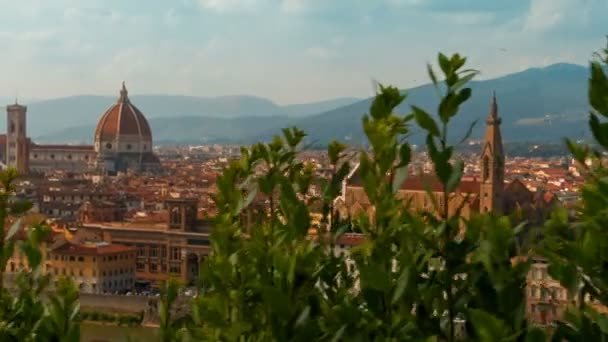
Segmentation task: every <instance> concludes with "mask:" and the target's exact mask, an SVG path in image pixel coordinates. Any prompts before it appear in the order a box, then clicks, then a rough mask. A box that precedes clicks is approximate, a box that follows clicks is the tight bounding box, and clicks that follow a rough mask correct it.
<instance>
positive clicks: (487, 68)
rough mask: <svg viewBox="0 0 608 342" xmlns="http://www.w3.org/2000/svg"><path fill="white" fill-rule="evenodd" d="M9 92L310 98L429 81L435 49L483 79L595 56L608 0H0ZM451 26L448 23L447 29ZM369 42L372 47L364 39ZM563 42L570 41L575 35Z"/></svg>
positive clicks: (2, 59) (2, 61)
mask: <svg viewBox="0 0 608 342" xmlns="http://www.w3.org/2000/svg"><path fill="white" fill-rule="evenodd" d="M0 4H2V8H3V9H4V10H5V11H4V12H5V13H10V15H7V16H5V17H4V19H3V23H2V24H0V38H1V39H2V41H3V45H4V53H3V54H2V55H0V75H2V79H3V81H4V82H0V98H5V97H6V98H9V99H10V98H14V97H15V96H19V98H24V99H36V100H43V99H52V98H57V97H65V96H73V95H80V94H90V95H101V96H115V95H116V94H117V93H118V89H119V87H120V82H121V81H123V80H124V81H126V83H127V86H128V88H129V91H130V93H131V94H133V95H138V94H141V95H150V94H157V95H161V94H163V95H164V94H166V95H185V96H196V97H216V96H235V95H250V96H257V97H263V98H267V99H270V100H272V101H273V102H275V103H277V104H280V105H285V104H300V103H308V102H316V101H324V100H329V99H334V98H340V97H356V98H364V97H368V96H370V95H371V91H372V86H371V79H372V78H373V79H376V80H378V81H380V82H382V83H387V84H394V85H397V86H399V87H402V88H411V87H415V86H418V85H421V84H424V83H427V80H428V77H427V76H426V68H425V64H426V63H427V62H428V61H432V60H434V59H435V56H436V54H437V52H439V51H443V52H446V53H451V52H460V53H462V54H463V55H466V56H468V57H469V61H470V62H469V65H470V66H471V67H474V68H476V69H479V70H481V71H482V77H481V78H482V79H489V78H495V77H498V76H501V75H505V74H509V73H513V72H518V71H522V70H525V69H528V68H531V67H543V66H546V65H550V64H554V63H562V62H563V63H574V64H585V63H586V62H587V61H588V60H589V59H590V57H591V54H592V52H593V51H596V50H598V49H599V48H601V47H602V46H603V45H604V43H605V40H604V39H605V38H604V36H605V32H604V29H605V28H604V27H603V20H602V19H603V18H602V17H603V14H604V13H607V12H608V1H605V0H511V1H480V0H463V1H458V2H456V1H453V0H378V1H368V0H333V1H321V0H179V1H174V2H165V1H143V0H137V1H135V0H133V1H129V2H123V1H118V0H108V1H102V0H90V1H86V2H84V1H79V0H58V1H53V2H50V1H40V0H23V1H20V2H12V1H10V2H9V1H5V0H0ZM448 33H449V34H448ZM363 47H365V48H363ZM566 47H567V48H566Z"/></svg>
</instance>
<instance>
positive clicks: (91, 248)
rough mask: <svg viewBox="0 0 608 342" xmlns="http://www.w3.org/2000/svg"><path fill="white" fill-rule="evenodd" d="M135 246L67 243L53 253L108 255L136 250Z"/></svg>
mask: <svg viewBox="0 0 608 342" xmlns="http://www.w3.org/2000/svg"><path fill="white" fill-rule="evenodd" d="M134 251H135V248H134V247H128V246H124V245H119V244H91V245H88V244H81V245H76V244H73V243H69V242H68V243H65V244H63V245H61V246H59V247H57V248H55V249H54V250H53V253H57V254H67V255H106V254H117V253H128V252H134Z"/></svg>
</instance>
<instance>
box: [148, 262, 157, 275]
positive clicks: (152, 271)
mask: <svg viewBox="0 0 608 342" xmlns="http://www.w3.org/2000/svg"><path fill="white" fill-rule="evenodd" d="M148 270H149V271H150V273H157V272H158V265H157V264H151V265H150V266H149V267H148Z"/></svg>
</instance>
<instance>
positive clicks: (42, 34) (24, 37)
mask: <svg viewBox="0 0 608 342" xmlns="http://www.w3.org/2000/svg"><path fill="white" fill-rule="evenodd" d="M55 36H56V31H55V30H54V29H42V30H35V31H23V32H0V38H2V39H7V40H11V41H16V42H20V43H41V42H47V41H49V40H51V39H53V38H54V37H55Z"/></svg>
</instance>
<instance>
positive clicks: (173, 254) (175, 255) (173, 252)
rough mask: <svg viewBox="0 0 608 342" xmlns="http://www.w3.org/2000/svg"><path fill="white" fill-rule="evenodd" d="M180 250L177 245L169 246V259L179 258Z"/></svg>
mask: <svg viewBox="0 0 608 342" xmlns="http://www.w3.org/2000/svg"><path fill="white" fill-rule="evenodd" d="M180 259H181V255H180V250H179V247H171V260H180Z"/></svg>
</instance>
